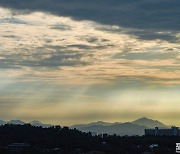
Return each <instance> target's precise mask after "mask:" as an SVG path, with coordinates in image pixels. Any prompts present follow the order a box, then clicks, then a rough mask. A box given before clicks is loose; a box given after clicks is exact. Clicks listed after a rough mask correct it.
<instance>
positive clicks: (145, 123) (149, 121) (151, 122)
mask: <svg viewBox="0 0 180 154" xmlns="http://www.w3.org/2000/svg"><path fill="white" fill-rule="evenodd" d="M132 123H133V124H137V125H140V126H146V127H149V128H154V127H167V126H166V125H164V124H163V123H161V122H159V121H157V120H153V119H149V118H146V117H143V118H140V119H137V120H135V121H132Z"/></svg>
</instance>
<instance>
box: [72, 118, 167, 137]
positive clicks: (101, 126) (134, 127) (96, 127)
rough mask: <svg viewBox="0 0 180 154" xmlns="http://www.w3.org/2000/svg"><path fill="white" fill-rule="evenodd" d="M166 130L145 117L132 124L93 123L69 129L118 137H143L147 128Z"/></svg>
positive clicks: (155, 121)
mask: <svg viewBox="0 0 180 154" xmlns="http://www.w3.org/2000/svg"><path fill="white" fill-rule="evenodd" d="M155 127H160V128H168V126H166V125H165V124H163V123H161V122H159V121H157V120H152V119H148V118H146V117H143V118H140V119H137V120H135V121H132V122H124V123H119V122H115V123H108V122H102V121H98V122H93V123H89V124H79V125H73V126H71V128H76V129H78V130H80V131H83V132H92V133H93V134H102V133H107V134H118V135H131V136H132V135H144V129H148V128H155Z"/></svg>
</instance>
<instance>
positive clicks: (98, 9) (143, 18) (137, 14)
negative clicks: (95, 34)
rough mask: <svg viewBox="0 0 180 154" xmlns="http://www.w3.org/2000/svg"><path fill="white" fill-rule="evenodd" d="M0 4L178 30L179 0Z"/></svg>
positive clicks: (15, 0) (0, 3)
mask: <svg viewBox="0 0 180 154" xmlns="http://www.w3.org/2000/svg"><path fill="white" fill-rule="evenodd" d="M0 6H3V7H7V8H12V9H17V10H19V11H20V12H23V11H24V12H26V13H28V12H31V11H46V12H50V13H52V14H56V15H60V16H70V17H73V18H74V19H77V20H93V21H97V22H100V23H103V24H110V25H118V26H122V27H129V28H135V29H144V30H147V29H148V30H150V31H151V30H152V31H153V30H157V31H161V30H162V31H163V30H168V31H179V26H180V18H179V16H180V1H179V0H173V1H172V0H156V1H151V0H136V1H134V0H76V1H74V0H31V1H22V0H13V1H11V0H6V1H4V0H0ZM22 10H23V11H22ZM136 35H139V36H140V38H142V37H143V38H144V39H152V37H153V38H154V37H156V38H160V39H168V37H170V36H169V35H168V34H166V35H165V34H164V35H162V34H159V35H158V34H156V35H155V36H154V35H153V36H152V35H147V33H146V35H142V33H136ZM148 36H149V37H148ZM170 39H172V38H171V37H170Z"/></svg>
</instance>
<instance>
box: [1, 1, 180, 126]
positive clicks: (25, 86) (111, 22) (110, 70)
mask: <svg viewBox="0 0 180 154" xmlns="http://www.w3.org/2000/svg"><path fill="white" fill-rule="evenodd" d="M179 92H180V1H179V0H173V1H172V0H156V1H155V0H136V1H135V0H91V1H90V0H76V1H74V0H31V1H25V0H24V1H22V0H13V1H11V0H6V1H4V0H0V119H1V120H11V119H20V120H24V121H26V122H28V121H32V120H40V121H42V122H44V123H51V124H60V125H68V126H69V125H72V124H77V123H88V122H92V121H99V120H101V121H108V122H116V121H118V122H125V121H132V120H135V119H137V118H140V117H149V118H152V119H157V120H159V121H161V122H164V123H165V124H167V125H177V126H180V120H179V117H180V112H179V111H180V96H179Z"/></svg>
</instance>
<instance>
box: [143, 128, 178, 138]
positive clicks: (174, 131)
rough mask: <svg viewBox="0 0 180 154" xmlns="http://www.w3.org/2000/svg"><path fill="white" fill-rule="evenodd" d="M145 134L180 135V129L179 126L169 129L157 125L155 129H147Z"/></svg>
mask: <svg viewBox="0 0 180 154" xmlns="http://www.w3.org/2000/svg"><path fill="white" fill-rule="evenodd" d="M145 135H146V136H148V135H151V136H180V129H179V128H178V127H175V126H173V127H171V128H169V129H166V128H163V129H162V128H158V127H155V129H145Z"/></svg>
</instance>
